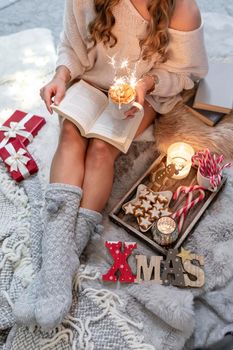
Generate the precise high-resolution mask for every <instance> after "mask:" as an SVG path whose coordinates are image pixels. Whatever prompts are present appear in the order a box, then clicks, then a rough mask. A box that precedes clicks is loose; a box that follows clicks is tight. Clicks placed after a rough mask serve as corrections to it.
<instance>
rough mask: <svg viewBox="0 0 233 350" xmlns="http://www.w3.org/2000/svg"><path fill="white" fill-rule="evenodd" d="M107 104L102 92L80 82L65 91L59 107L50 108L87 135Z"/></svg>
mask: <svg viewBox="0 0 233 350" xmlns="http://www.w3.org/2000/svg"><path fill="white" fill-rule="evenodd" d="M107 103H108V98H107V96H106V95H105V94H104V93H103V92H101V91H100V90H98V89H96V88H95V87H93V86H92V85H90V84H88V83H86V82H85V81H83V80H80V81H79V82H77V83H75V84H74V85H72V86H71V87H70V88H69V89H68V90H67V92H66V95H65V97H64V99H63V100H62V101H61V103H60V104H59V106H55V105H52V106H51V107H52V108H53V109H54V110H55V111H56V112H57V113H58V114H60V115H62V116H64V117H65V118H67V119H70V120H71V121H72V122H73V123H74V124H76V125H77V126H78V127H79V125H81V127H82V129H83V130H84V132H85V133H87V132H88V130H89V129H90V128H91V126H92V125H93V124H94V123H95V121H96V119H97V118H98V117H99V115H100V114H101V113H102V111H103V110H104V108H105V107H106V105H107Z"/></svg>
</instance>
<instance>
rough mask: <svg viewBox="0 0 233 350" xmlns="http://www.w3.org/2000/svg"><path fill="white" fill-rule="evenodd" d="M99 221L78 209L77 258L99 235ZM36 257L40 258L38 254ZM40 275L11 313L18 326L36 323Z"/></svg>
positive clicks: (94, 212) (90, 213)
mask: <svg viewBox="0 0 233 350" xmlns="http://www.w3.org/2000/svg"><path fill="white" fill-rule="evenodd" d="M31 185H32V186H31V187H30V185H29V188H30V196H32V194H33V193H34V189H35V187H34V186H33V183H31ZM32 214H33V216H32V218H34V215H35V214H36V212H32ZM35 217H36V216H35ZM101 221H102V215H101V214H100V213H98V212H96V211H94V210H90V209H85V208H80V209H79V212H78V216H77V220H76V224H75V244H76V253H77V255H78V257H80V255H81V254H82V252H83V250H84V248H85V247H86V245H87V243H88V241H89V238H90V235H91V234H94V233H100V231H101V230H102V229H103V227H102V226H101V225H100V223H101ZM35 238H36V237H35ZM37 241H38V236H37ZM34 243H36V242H34ZM35 246H36V247H37V249H36V251H39V250H40V245H39V246H38V242H37V244H35ZM34 249H35V248H34ZM38 256H39V257H41V253H40V252H39V254H38ZM38 256H36V255H35V256H34V259H35V262H37V261H39V257H38ZM41 273H43V269H42V270H41V271H40V272H39V273H38V274H37V275H36V276H35V279H34V281H33V282H32V283H31V284H30V285H29V286H28V288H27V289H26V291H25V292H24V293H23V294H22V295H21V296H20V298H19V300H17V302H16V303H15V305H14V308H13V312H14V314H15V316H16V319H17V323H18V324H21V325H28V326H30V325H32V324H36V323H37V320H36V317H35V308H36V303H37V301H38V296H39V295H40V288H41ZM42 278H43V277H42Z"/></svg>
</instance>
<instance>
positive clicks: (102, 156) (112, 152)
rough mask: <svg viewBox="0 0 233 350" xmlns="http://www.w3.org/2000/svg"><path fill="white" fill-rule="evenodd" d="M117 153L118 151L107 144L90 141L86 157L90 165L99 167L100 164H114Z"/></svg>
mask: <svg viewBox="0 0 233 350" xmlns="http://www.w3.org/2000/svg"><path fill="white" fill-rule="evenodd" d="M119 153H120V151H118V150H117V149H116V148H115V147H114V146H112V145H110V144H108V143H107V142H105V141H102V140H98V139H91V140H90V142H89V146H88V151H87V157H88V159H89V160H90V161H91V162H92V164H97V165H101V163H102V162H112V163H114V161H115V159H116V158H117V156H118V155H119Z"/></svg>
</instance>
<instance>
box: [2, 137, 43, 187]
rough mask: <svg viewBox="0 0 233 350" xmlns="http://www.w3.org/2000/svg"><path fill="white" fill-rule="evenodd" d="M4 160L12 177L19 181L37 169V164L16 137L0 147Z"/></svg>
mask: <svg viewBox="0 0 233 350" xmlns="http://www.w3.org/2000/svg"><path fill="white" fill-rule="evenodd" d="M0 157H1V158H2V160H3V161H4V163H5V164H6V166H7V169H8V170H9V172H10V174H11V176H12V177H13V179H14V180H15V181H17V182H20V181H22V180H24V179H26V178H27V177H29V176H30V175H32V174H34V173H36V172H37V171H38V166H37V164H36V162H35V161H34V159H33V158H32V156H31V155H30V154H29V153H28V151H27V149H26V148H25V147H24V145H23V144H22V142H21V141H20V140H18V139H16V140H15V141H13V142H11V143H8V144H7V145H5V146H4V147H3V148H1V149H0Z"/></svg>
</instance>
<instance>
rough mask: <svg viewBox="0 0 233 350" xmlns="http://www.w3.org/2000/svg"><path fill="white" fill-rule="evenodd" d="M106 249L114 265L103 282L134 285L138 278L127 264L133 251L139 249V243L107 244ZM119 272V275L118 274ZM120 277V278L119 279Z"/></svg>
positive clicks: (104, 276) (103, 277)
mask: <svg viewBox="0 0 233 350" xmlns="http://www.w3.org/2000/svg"><path fill="white" fill-rule="evenodd" d="M105 246H106V248H108V250H109V253H110V254H111V256H112V258H113V265H112V267H111V268H110V269H109V271H108V272H107V273H106V274H105V275H103V276H102V279H103V281H109V282H117V280H118V279H119V281H120V282H126V283H134V281H135V279H136V276H135V275H133V273H132V271H131V268H130V266H129V264H128V262H127V259H128V257H129V256H130V255H131V253H132V251H133V250H134V249H135V248H137V243H134V242H124V243H123V249H122V242H109V241H107V242H105ZM118 271H119V273H118ZM118 277H119V278H118Z"/></svg>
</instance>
